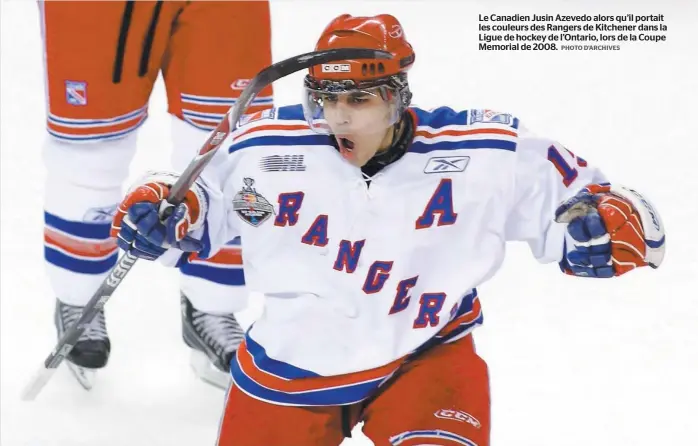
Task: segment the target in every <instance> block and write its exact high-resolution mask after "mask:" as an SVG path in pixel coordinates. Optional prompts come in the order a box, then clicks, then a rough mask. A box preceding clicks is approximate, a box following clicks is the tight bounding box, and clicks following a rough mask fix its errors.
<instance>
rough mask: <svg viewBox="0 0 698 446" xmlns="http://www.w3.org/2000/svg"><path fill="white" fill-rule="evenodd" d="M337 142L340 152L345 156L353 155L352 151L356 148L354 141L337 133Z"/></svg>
mask: <svg viewBox="0 0 698 446" xmlns="http://www.w3.org/2000/svg"><path fill="white" fill-rule="evenodd" d="M337 143H338V144H339V153H340V154H341V155H342V156H343V157H344V158H349V157H351V152H352V151H353V150H354V141H352V140H351V139H349V138H347V137H344V136H339V135H337Z"/></svg>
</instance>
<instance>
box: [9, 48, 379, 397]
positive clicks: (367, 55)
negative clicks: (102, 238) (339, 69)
mask: <svg viewBox="0 0 698 446" xmlns="http://www.w3.org/2000/svg"><path fill="white" fill-rule="evenodd" d="M391 57H392V56H391V54H390V53H388V52H385V51H379V50H371V49H366V48H338V49H333V50H326V51H316V52H312V53H306V54H302V55H300V56H296V57H292V58H290V59H286V60H283V61H281V62H279V63H276V64H274V65H271V66H269V67H267V68H265V69H264V70H262V71H260V72H259V74H257V76H255V77H254V79H252V81H250V83H249V84H248V85H247V87H245V89H244V90H243V92H242V93H241V94H240V98H239V99H238V100H237V102H236V104H235V105H234V106H233V107H232V108H231V109H230V110H229V111H228V113H226V115H225V117H224V118H223V120H222V121H221V122H220V123H219V124H218V127H216V129H215V130H213V131H212V132H211V136H209V138H208V140H207V141H206V142H205V143H204V145H203V146H202V147H201V148H200V149H199V151H198V153H197V154H196V156H195V157H194V159H193V160H192V161H191V162H190V163H189V165H188V166H187V168H186V169H185V170H184V172H182V174H181V176H180V177H179V178H178V179H177V181H176V182H175V184H174V185H173V186H172V187H171V189H170V193H169V197H168V198H167V201H168V203H169V204H170V205H171V206H169V209H171V208H172V206H176V205H177V204H179V203H181V202H182V200H183V199H184V197H185V195H186V193H187V191H188V190H189V188H190V187H191V186H192V184H194V181H195V180H196V179H197V178H198V177H199V175H200V174H201V172H202V171H203V170H204V168H205V167H206V165H207V164H208V163H209V162H210V161H211V158H213V156H214V155H215V153H216V151H217V150H218V148H219V147H220V145H221V143H222V142H223V141H224V140H225V138H226V137H227V136H228V134H229V133H230V132H231V131H232V130H233V129H235V126H236V125H237V123H238V121H239V120H240V118H241V117H242V115H243V113H244V112H245V110H246V109H247V107H248V105H249V104H250V103H251V102H252V100H253V99H254V97H255V96H256V95H258V94H259V92H261V91H262V90H263V89H264V87H266V86H268V85H270V84H271V83H273V82H275V81H277V80H279V79H281V78H282V77H285V76H288V75H289V74H292V73H295V72H297V71H301V70H304V69H307V68H310V67H312V66H314V65H319V64H323V63H329V62H334V61H340V60H346V59H390V58H391ZM167 209H168V208H166V209H165V211H167ZM137 260H138V258H137V257H135V256H133V255H131V254H130V253H128V252H127V253H125V254H124V255H123V256H121V258H120V259H119V261H118V262H117V264H116V266H114V268H112V269H111V271H109V274H108V275H107V277H106V278H105V279H104V281H103V282H102V284H101V285H100V286H99V288H98V289H97V291H96V292H95V293H94V295H93V296H92V298H91V299H90V301H89V302H88V303H87V305H85V307H84V308H83V311H82V315H81V316H80V319H78V321H77V322H76V323H75V324H73V325H72V326H71V327H70V328H68V329H67V330H66V331H65V332H64V333H63V336H61V338H60V339H59V340H58V343H57V344H56V346H55V347H54V349H53V350H52V351H51V353H50V354H49V355H48V357H47V358H46V360H45V361H44V363H43V364H42V365H41V367H40V369H39V370H38V371H37V373H36V375H34V377H33V378H32V380H31V381H29V382H28V383H27V385H26V387H25V388H24V389H23V391H22V399H23V400H25V401H29V400H33V399H34V398H36V396H37V395H38V394H39V392H40V391H41V389H43V387H44V386H45V385H46V383H47V382H48V380H49V379H51V376H53V373H54V372H55V371H56V369H57V368H58V366H59V365H60V364H61V363H62V362H63V360H64V359H65V357H66V356H67V355H68V353H70V352H71V350H72V349H73V347H74V346H75V343H76V342H77V340H78V339H79V338H80V336H81V335H82V334H83V333H84V332H85V330H86V329H87V327H88V325H89V324H90V323H91V322H92V320H93V319H94V318H95V316H96V315H97V313H98V312H99V311H100V310H101V309H102V308H103V307H104V304H105V303H106V302H107V301H108V300H109V298H110V297H111V295H112V294H113V293H114V291H115V290H116V288H117V287H118V286H119V284H120V283H121V281H122V280H123V279H124V277H126V274H128V272H129V271H130V270H131V268H132V267H133V265H135V264H136V261H137Z"/></svg>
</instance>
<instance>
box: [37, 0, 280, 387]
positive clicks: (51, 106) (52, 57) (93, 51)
mask: <svg viewBox="0 0 698 446" xmlns="http://www.w3.org/2000/svg"><path fill="white" fill-rule="evenodd" d="M39 7H40V12H41V20H42V32H43V37H44V49H45V68H46V94H47V102H48V104H47V109H48V119H47V121H48V122H47V130H48V134H49V135H48V136H47V138H46V142H45V146H44V159H45V164H46V168H47V178H46V183H45V185H46V191H45V192H46V193H45V233H44V242H45V260H46V266H47V269H48V275H49V278H50V281H51V285H52V287H53V290H54V292H55V294H56V297H57V300H56V311H55V323H56V327H57V330H58V334H59V336H60V334H61V333H62V332H63V330H64V329H65V328H66V327H68V326H70V325H71V324H72V323H73V322H75V321H76V320H77V319H78V318H79V316H80V313H81V311H82V306H83V305H84V304H86V303H87V301H88V300H89V298H90V297H91V296H92V294H93V293H94V291H95V290H96V289H97V287H98V286H99V284H100V283H101V281H102V280H103V278H104V275H105V273H106V272H107V271H108V270H109V269H110V268H111V267H112V266H113V265H114V264H115V262H116V258H117V254H118V253H117V245H116V243H115V241H114V239H113V238H111V237H110V236H109V228H110V224H111V219H112V215H113V213H114V210H115V208H116V205H117V203H118V202H119V200H120V198H121V197H122V193H123V192H122V183H123V182H124V180H125V179H126V177H127V175H128V171H129V164H130V162H131V160H132V158H133V156H134V153H135V151H136V146H137V129H138V128H139V127H140V126H141V125H142V124H143V123H144V122H145V121H146V119H147V116H148V99H149V96H150V93H151V91H152V88H153V85H154V83H155V81H156V79H157V77H158V75H159V73H162V75H163V78H164V81H165V86H166V89H167V98H168V111H169V113H170V114H171V115H172V117H173V119H172V135H171V136H172V146H173V153H172V162H173V165H174V166H175V168H177V169H182V168H183V167H184V166H185V165H186V163H187V162H188V161H189V160H190V159H191V157H192V156H193V154H194V153H195V151H196V150H197V149H198V147H199V146H200V145H201V144H202V142H203V141H204V139H205V137H206V136H207V133H208V131H209V130H210V129H212V128H214V127H215V125H216V124H217V123H218V121H219V120H220V119H221V117H222V116H223V115H224V113H225V112H226V111H227V110H228V108H229V107H230V106H232V105H233V104H234V103H235V100H236V98H237V97H238V95H239V94H240V92H241V90H242V89H243V88H244V86H245V85H246V83H247V81H248V80H249V79H250V78H252V77H253V76H254V75H255V74H256V73H257V72H259V71H260V70H261V69H263V68H265V67H266V66H268V65H270V64H271V31H270V26H271V24H270V11H269V5H268V2H266V1H250V2H244V1H234V2H219V1H210V2H208V1H195V2H190V1H165V2H163V1H157V2H155V1H137V2H136V1H125V2H124V1H122V2H103V1H85V2H39ZM271 94H272V91H271V88H268V89H266V90H265V91H264V92H262V93H261V94H260V95H259V96H258V97H257V99H256V100H255V101H254V102H253V103H252V106H251V108H250V109H249V110H248V112H250V113H251V112H254V111H259V110H263V109H266V108H269V107H271V105H272V96H271ZM146 150H147V149H146ZM191 260H192V261H191V262H190V263H188V264H187V265H186V266H184V267H183V268H181V272H182V275H181V290H182V295H181V304H182V312H183V314H182V323H183V336H184V340H185V342H186V343H187V345H188V346H190V347H191V348H192V349H193V355H194V356H193V358H192V359H193V363H192V364H193V365H194V367H195V368H196V370H197V373H199V374H200V375H202V377H203V378H204V379H207V380H214V381H215V382H216V383H218V384H219V385H225V383H226V382H227V380H228V378H227V374H225V375H223V376H222V377H221V376H219V375H218V374H216V373H212V370H211V369H209V368H208V367H207V365H206V363H207V362H208V361H210V362H211V363H212V364H214V365H215V366H216V367H217V368H218V369H220V370H222V371H227V370H228V367H229V366H228V363H229V361H230V357H231V356H232V354H233V352H234V350H235V348H237V344H238V343H239V342H240V340H241V339H242V330H241V329H240V326H239V325H238V323H237V321H236V320H235V316H234V315H233V312H235V311H238V310H240V309H242V308H244V307H245V305H246V291H245V288H244V277H243V272H242V268H241V258H240V249H239V242H238V241H233V242H231V243H230V244H229V245H227V246H223V247H221V250H220V251H219V252H218V254H216V255H215V256H213V257H211V258H208V259H205V260H204V259H198V258H196V257H193V258H192V259H191ZM110 350H111V342H110V339H109V336H108V333H107V327H106V322H105V316H104V313H101V314H100V315H99V316H98V317H97V318H96V319H95V321H94V323H93V324H92V326H91V328H90V329H89V330H88V331H86V332H85V334H84V335H83V336H82V337H81V338H80V340H79V342H78V343H77V344H76V346H75V348H74V349H73V351H72V352H71V354H70V355H69V357H68V359H69V361H70V362H71V363H72V364H74V365H75V366H79V367H71V369H72V370H73V371H74V372H75V373H76V376H77V377H78V379H80V381H81V383H82V384H83V385H85V386H86V387H89V386H90V385H91V377H90V376H89V374H87V373H86V372H85V370H84V369H83V368H87V369H98V368H101V367H104V366H105V365H106V364H107V360H108V358H109V353H110ZM202 358H206V359H204V360H202ZM221 380H222V381H221Z"/></svg>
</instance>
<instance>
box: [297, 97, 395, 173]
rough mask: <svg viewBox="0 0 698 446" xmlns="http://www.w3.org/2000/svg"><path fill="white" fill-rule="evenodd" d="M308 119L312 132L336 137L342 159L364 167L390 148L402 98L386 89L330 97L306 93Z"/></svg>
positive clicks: (305, 105)
mask: <svg viewBox="0 0 698 446" xmlns="http://www.w3.org/2000/svg"><path fill="white" fill-rule="evenodd" d="M306 93H307V95H306V102H305V104H304V107H305V114H306V119H307V120H308V122H309V123H310V126H311V128H312V129H313V130H315V131H317V132H320V133H329V134H332V135H334V137H335V138H336V139H337V143H338V145H339V148H340V153H341V155H342V156H343V157H344V158H345V159H346V160H347V161H349V162H350V163H352V164H354V165H355V166H363V165H364V164H366V163H367V162H368V160H370V159H371V158H372V157H373V156H374V155H375V154H376V152H377V151H378V150H380V149H382V148H385V147H387V146H388V145H389V144H390V139H391V137H392V126H393V125H394V124H395V123H396V122H397V120H398V117H399V116H398V115H399V112H398V110H399V95H398V94H397V93H396V92H395V91H394V90H393V89H391V88H388V87H386V86H380V87H372V88H367V89H361V90H348V91H342V92H339V93H328V92H323V91H317V90H310V89H308V90H307V91H306Z"/></svg>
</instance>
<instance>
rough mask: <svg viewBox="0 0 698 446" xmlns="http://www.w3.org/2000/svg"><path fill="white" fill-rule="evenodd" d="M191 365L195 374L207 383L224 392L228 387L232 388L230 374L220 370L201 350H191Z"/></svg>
mask: <svg viewBox="0 0 698 446" xmlns="http://www.w3.org/2000/svg"><path fill="white" fill-rule="evenodd" d="M189 364H190V365H191V368H192V370H193V371H194V374H195V375H196V376H197V377H198V378H199V379H200V380H202V381H204V382H205V383H208V384H211V385H212V386H214V387H218V388H219V389H223V390H226V389H227V388H228V386H230V381H231V377H230V373H225V372H222V371H220V370H218V369H217V368H216V366H214V365H213V364H212V363H211V361H209V360H208V357H207V356H206V355H205V354H204V353H202V352H200V351H199V350H194V349H192V350H191V357H190V360H189Z"/></svg>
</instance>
